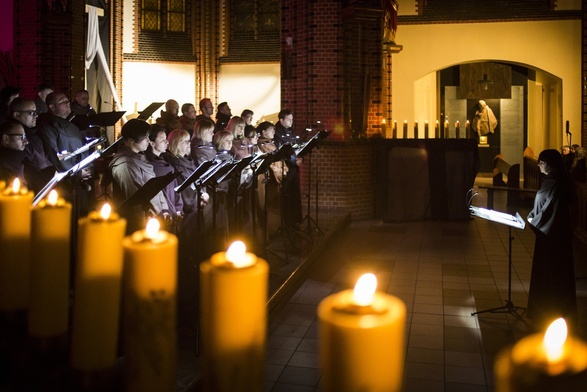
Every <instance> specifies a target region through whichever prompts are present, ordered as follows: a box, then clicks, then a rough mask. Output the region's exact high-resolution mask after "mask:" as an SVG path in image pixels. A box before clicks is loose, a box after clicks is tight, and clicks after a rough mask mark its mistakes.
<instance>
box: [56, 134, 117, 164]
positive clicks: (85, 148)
mask: <svg viewBox="0 0 587 392" xmlns="http://www.w3.org/2000/svg"><path fill="white" fill-rule="evenodd" d="M105 141H106V138H104V137H101V138H98V139H94V140H92V141H91V142H89V143H87V144H84V145H83V146H81V147H80V148H78V149H77V150H75V151H73V152H70V153H68V154H66V155H61V156H59V155H58V156H57V157H58V158H59V160H60V161H67V160H69V159H71V158H75V157H76V156H78V155H80V154H83V153H84V152H86V151H88V150H89V149H90V148H92V147H94V146H95V145H96V144H99V143H104V142H105Z"/></svg>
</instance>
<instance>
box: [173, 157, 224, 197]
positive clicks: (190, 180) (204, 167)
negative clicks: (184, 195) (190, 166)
mask: <svg viewBox="0 0 587 392" xmlns="http://www.w3.org/2000/svg"><path fill="white" fill-rule="evenodd" d="M220 163H221V162H216V161H215V160H210V161H206V162H202V164H201V165H200V166H198V167H197V168H196V170H194V171H193V172H192V174H190V175H189V176H188V177H187V178H186V179H185V180H184V182H182V183H181V184H180V185H178V186H176V187H175V191H176V192H177V193H180V192H183V191H184V190H185V189H186V188H187V187H188V186H190V185H192V184H194V183H196V184H195V186H196V187H197V188H198V187H200V184H199V183H200V182H201V180H200V177H202V176H204V175H205V174H206V173H207V172H208V171H209V170H210V169H211V168H212V167H213V166H215V165H216V166H217V165H220ZM198 180H200V181H198Z"/></svg>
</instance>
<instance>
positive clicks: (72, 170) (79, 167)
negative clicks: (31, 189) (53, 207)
mask: <svg viewBox="0 0 587 392" xmlns="http://www.w3.org/2000/svg"><path fill="white" fill-rule="evenodd" d="M99 157H100V152H99V151H94V152H93V153H92V154H90V155H88V156H87V157H86V158H84V159H83V160H82V161H80V162H79V163H76V164H75V165H73V166H72V167H71V168H69V169H68V170H66V171H63V172H56V173H55V176H53V178H52V179H51V180H50V181H49V182H48V183H47V184H46V185H45V186H44V187H43V189H41V190H40V191H39V193H37V194H36V195H35V197H34V199H33V206H36V205H37V204H38V203H39V202H40V201H41V200H42V199H43V198H44V197H45V196H46V195H47V194H48V193H49V192H50V191H51V189H53V188H54V187H55V186H56V185H57V184H58V183H59V182H61V180H63V179H64V178H66V177H69V176H73V175H75V174H76V173H77V172H79V171H80V170H82V169H83V168H84V167H86V166H88V165H90V164H91V163H92V162H94V161H95V160H96V159H98V158H99Z"/></svg>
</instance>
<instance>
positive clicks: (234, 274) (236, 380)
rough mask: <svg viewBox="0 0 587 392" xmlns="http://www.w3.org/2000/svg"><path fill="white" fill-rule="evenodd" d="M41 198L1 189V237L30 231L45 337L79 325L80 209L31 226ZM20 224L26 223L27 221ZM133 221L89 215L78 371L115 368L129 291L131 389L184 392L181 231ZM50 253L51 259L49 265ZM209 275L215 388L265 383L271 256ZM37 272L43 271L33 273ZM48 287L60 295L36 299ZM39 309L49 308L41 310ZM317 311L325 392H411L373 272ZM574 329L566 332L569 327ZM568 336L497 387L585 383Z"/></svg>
mask: <svg viewBox="0 0 587 392" xmlns="http://www.w3.org/2000/svg"><path fill="white" fill-rule="evenodd" d="M31 202H32V196H30V195H29V194H28V193H27V192H23V191H22V190H18V189H15V188H14V187H13V188H12V189H9V190H7V191H4V192H3V193H2V194H1V195H0V227H1V228H0V243H2V244H3V245H10V246H9V247H8V248H10V247H11V246H12V244H13V242H11V240H15V239H16V238H18V236H19V235H22V236H24V237H26V235H25V232H26V231H27V227H30V229H31V233H32V237H31V238H32V241H33V245H32V248H33V251H32V255H33V257H32V258H31V265H30V270H31V275H30V276H31V284H30V298H31V302H30V310H29V312H30V317H32V319H35V320H38V321H35V324H36V323H39V324H38V325H37V326H38V327H40V324H42V323H47V320H53V322H48V323H47V324H49V325H52V328H50V331H47V330H45V331H44V332H43V333H41V335H42V334H53V333H60V332H61V331H62V330H63V329H64V328H65V329H66V328H67V327H66V322H65V323H64V322H63V315H61V316H59V317H57V316H56V315H55V310H57V309H59V312H58V313H64V314H65V315H66V314H67V310H64V306H63V304H61V305H59V306H56V307H53V306H54V305H53V304H52V303H53V302H54V303H55V304H56V303H60V301H63V297H67V296H66V295H63V287H62V286H67V284H66V283H65V282H66V281H67V276H68V266H67V265H68V263H66V262H62V260H65V259H67V256H66V255H65V252H63V250H62V249H61V247H59V246H56V241H57V240H56V239H57V238H59V237H63V238H65V237H66V235H65V234H66V233H67V230H66V229H65V228H63V229H62V230H61V229H60V230H57V226H58V225H60V224H61V223H58V222H69V220H68V219H66V218H67V217H68V216H69V215H68V214H70V211H71V210H70V208H71V206H69V205H68V203H65V202H63V201H62V200H55V197H54V196H53V197H52V199H50V200H47V201H46V202H45V201H44V202H42V203H40V204H39V206H38V207H36V209H33V212H32V214H29V215H30V216H31V217H32V223H31V219H29V224H28V226H27V223H26V222H25V221H26V220H27V218H26V211H28V210H29V209H30V204H31ZM17 210H18V211H19V212H18V213H17ZM22 211H25V213H22ZM21 213H22V215H21V216H17V214H21ZM59 213H63V215H62V216H60V215H59ZM39 217H41V218H39ZM11 219H18V220H11ZM16 222H24V223H22V224H17V225H15V224H14V223H16ZM8 223H10V224H8ZM56 225H57V226H56ZM64 226H67V224H64ZM15 227H16V228H17V229H18V230H17V229H15ZM42 228H45V229H47V228H50V229H49V230H47V231H42ZM124 228H125V222H124V220H123V219H120V218H119V217H118V216H117V215H116V214H115V213H111V212H109V211H108V209H107V208H106V209H103V210H102V211H101V212H100V213H98V212H94V213H91V214H90V215H89V216H88V217H86V218H82V219H81V220H80V222H79V243H78V245H79V246H78V259H79V260H78V264H77V265H76V276H75V278H76V279H75V296H74V298H75V300H74V310H73V327H72V328H73V331H72V353H71V360H72V366H73V367H74V368H76V369H79V370H86V371H92V370H98V369H103V368H108V367H110V366H113V365H114V363H115V360H116V345H117V331H118V313H119V302H120V298H121V295H120V294H121V291H122V298H124V309H123V310H124V311H123V314H124V315H125V319H124V323H123V324H124V328H123V330H124V348H125V350H124V352H125V359H126V361H125V362H126V365H125V366H126V367H127V371H126V374H127V390H137V391H138V390H161V391H166V390H172V389H173V388H174V379H175V378H174V377H175V361H176V359H175V358H176V352H175V349H176V336H175V295H176V273H177V269H176V265H177V238H176V237H175V236H174V235H172V234H170V233H167V232H165V231H161V230H159V228H158V223H157V221H156V220H151V221H149V224H148V225H147V228H146V229H145V230H141V231H139V232H136V233H134V234H133V235H132V236H129V237H126V238H123V234H124ZM10 229H13V230H12V231H11V230H10ZM17 232H18V233H17ZM17 234H18V235H17ZM39 237H43V238H42V240H41V242H37V241H39V239H38V238H39ZM97 239H99V240H97ZM25 242H26V240H23V241H20V242H19V243H20V244H23V243H25ZM57 242H58V241H57ZM63 244H65V242H64V243H63ZM36 247H38V248H39V249H41V248H42V247H50V249H51V251H50V252H45V251H44V250H40V251H37V250H36V249H35V248H36ZM8 248H7V247H3V248H2V249H3V250H4V249H8ZM65 248H66V249H68V247H65ZM45 249H48V248H45ZM22 250H23V249H20V251H22ZM42 254H45V255H42ZM23 257H24V256H23V253H22V252H21V253H20V256H19V258H18V259H19V260H20V261H21V263H20V264H25V263H24V261H26V260H25V259H24V258H23ZM41 259H42V263H43V264H46V265H43V264H41V265H40V266H39V265H38V263H39V262H41ZM7 260H8V259H7V258H3V260H2V263H1V264H0V268H2V270H1V271H0V277H3V279H4V281H8V280H10V279H7V278H6V276H9V277H12V278H14V279H19V283H23V284H24V285H25V286H26V287H29V285H28V284H27V283H26V282H25V281H26V278H25V275H26V273H24V272H23V271H22V270H20V269H19V268H20V267H22V265H19V266H18V268H17V267H16V266H15V263H13V262H11V261H10V260H8V262H7ZM123 260H124V278H122V270H123V266H122V265H123ZM23 269H25V270H26V269H28V267H24V268H23ZM37 269H38V271H36V272H34V271H35V270H37ZM50 269H51V270H59V271H60V272H57V271H49V270H50ZM200 271H201V290H202V291H201V301H202V302H201V308H202V314H201V320H202V341H203V345H202V346H203V350H202V351H203V354H204V383H205V384H206V385H205V386H206V387H207V388H208V389H210V390H216V391H239V390H243V391H244V390H262V388H263V357H264V351H265V335H266V323H267V321H266V302H267V281H268V271H269V268H268V265H267V263H266V262H265V261H264V260H262V259H259V258H257V257H256V256H255V255H254V254H252V253H247V252H246V248H245V246H244V244H242V243H240V242H237V243H234V244H233V245H232V246H231V247H230V248H229V249H228V251H227V252H220V253H217V254H215V255H213V256H212V258H211V259H210V260H209V261H207V262H205V263H202V264H201V266H200ZM35 273H36V274H37V276H36V277H35V278H32V277H33V276H35ZM50 281H51V282H53V281H55V282H59V283H58V284H57V286H61V289H60V290H57V292H60V293H61V294H57V292H56V293H55V295H49V294H48V293H47V292H45V291H44V290H49V291H52V290H55V287H49V285H50V283H51V282H50ZM14 287H15V286H14V285H13V286H11V287H10V288H6V287H2V288H1V289H2V290H3V291H2V292H1V294H2V297H1V298H2V299H3V301H2V308H0V310H4V311H6V310H14V309H16V308H18V306H24V307H26V306H27V304H26V297H27V295H26V294H24V290H23V291H22V293H16V291H15V290H14ZM42 287H45V288H44V289H43V290H42V289H41V288H42ZM36 291H38V294H41V293H45V295H49V296H50V297H51V296H52V297H54V298H53V299H44V301H45V302H43V301H39V302H40V304H39V305H35V301H34V300H33V297H35V295H36V294H35V292H36ZM17 294H18V295H17ZM5 295H14V297H10V296H8V297H5ZM57 297H60V298H59V299H58V298H57ZM47 301H53V302H52V303H49V302H47ZM6 305H11V306H6ZM36 306H38V308H39V314H37V315H35V316H33V313H34V308H35V307H36ZM49 309H50V310H51V311H48V310H49ZM317 313H318V318H319V351H320V366H321V370H322V373H323V377H322V382H323V389H324V390H325V391H343V392H344V391H357V390H373V391H379V390H381V391H399V390H401V384H402V383H401V380H402V378H403V367H404V355H405V353H404V343H403V341H404V328H405V317H406V307H405V305H404V303H403V302H402V301H401V300H399V299H398V298H396V297H393V296H391V295H388V294H385V293H382V292H378V291H376V278H375V276H374V275H372V274H367V275H364V276H362V277H361V279H359V281H358V282H357V285H356V286H355V289H354V290H344V291H341V292H339V293H336V294H333V295H331V296H329V297H327V298H325V299H324V300H323V301H321V303H320V304H319V306H318V311H317ZM42 320H44V321H42ZM58 320H59V322H57V321H58ZM31 322H32V320H31ZM560 325H561V322H560V320H557V321H556V322H555V323H553V327H551V328H559V329H560V328H561V327H560ZM33 330H34V329H31V328H29V332H30V333H32V334H38V333H39V332H38V331H36V332H33ZM563 332H564V335H565V336H566V330H564V331H563ZM563 332H558V333H556V332H551V330H550V328H549V331H547V334H546V336H545V337H544V339H543V337H542V334H536V335H532V336H529V337H527V338H524V339H522V340H521V341H520V342H518V343H517V344H516V345H515V346H514V347H513V348H512V349H510V350H507V351H505V352H504V353H503V354H502V355H501V356H500V357H499V359H498V361H497V364H496V377H497V381H496V385H497V390H498V391H502V392H505V391H526V390H528V391H530V390H532V391H540V390H566V391H575V390H581V388H583V386H584V385H585V383H586V380H587V346H586V345H585V344H584V343H583V342H581V341H579V340H578V339H575V338H570V339H565V337H563V338H561V337H560V336H561V335H563ZM553 340H554V342H555V343H552V341H553ZM153 388H154V389H153ZM544 388H547V389H544ZM548 388H550V389H548ZM553 388H554V389H553Z"/></svg>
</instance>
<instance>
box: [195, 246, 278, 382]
mask: <svg viewBox="0 0 587 392" xmlns="http://www.w3.org/2000/svg"><path fill="white" fill-rule="evenodd" d="M268 272H269V267H268V264H267V262H266V261H265V260H262V259H260V258H257V257H256V256H255V255H254V254H252V253H246V248H245V246H244V244H243V243H242V242H240V241H237V242H235V243H233V244H232V245H231V246H230V248H229V249H228V251H227V252H219V253H216V254H214V255H213V256H212V257H211V258H210V260H208V261H206V262H204V263H202V264H201V265H200V281H201V328H202V342H203V344H202V354H203V361H204V362H203V378H204V383H205V386H206V388H208V389H207V390H213V391H226V392H229V391H231V392H238V391H261V390H263V362H264V360H263V359H264V354H265V334H266V324H267V321H266V320H267V310H266V303H267V282H268Z"/></svg>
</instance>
